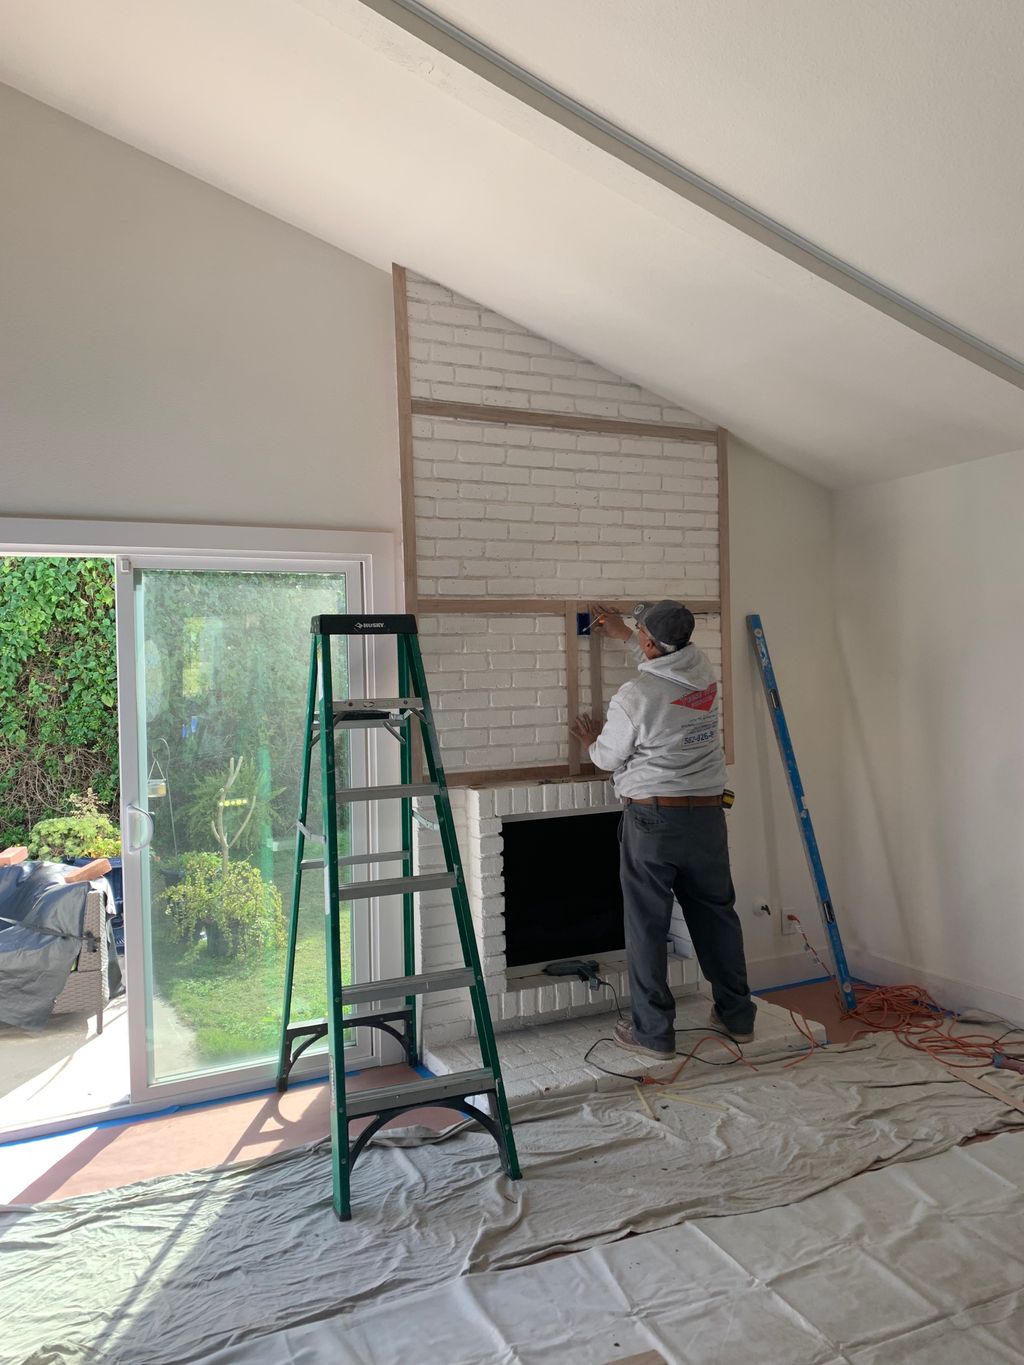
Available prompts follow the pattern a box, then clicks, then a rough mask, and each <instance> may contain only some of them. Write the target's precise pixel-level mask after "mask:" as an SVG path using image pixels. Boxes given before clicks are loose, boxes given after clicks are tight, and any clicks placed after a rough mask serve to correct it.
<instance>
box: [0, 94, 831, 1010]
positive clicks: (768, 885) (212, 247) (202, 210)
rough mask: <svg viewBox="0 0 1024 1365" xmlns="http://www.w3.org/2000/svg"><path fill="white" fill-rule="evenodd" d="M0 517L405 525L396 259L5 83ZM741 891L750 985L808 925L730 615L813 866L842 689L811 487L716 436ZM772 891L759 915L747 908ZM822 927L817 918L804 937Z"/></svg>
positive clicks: (791, 836) (823, 823)
mask: <svg viewBox="0 0 1024 1365" xmlns="http://www.w3.org/2000/svg"><path fill="white" fill-rule="evenodd" d="M0 183H2V184H3V185H4V186H5V190H6V197H5V205H4V213H3V214H2V215H0V290H2V296H0V311H2V327H0V458H2V464H3V490H2V491H3V508H2V510H3V513H4V514H7V515H21V516H49V517H53V516H57V517H60V516H66V517H77V518H83V519H85V518H90V517H102V518H103V519H105V520H112V519H118V518H121V519H135V520H159V521H175V520H178V521H203V522H211V523H237V524H240V525H266V526H283V527H289V526H295V527H325V528H333V527H341V528H346V529H382V530H391V531H394V532H396V535H397V533H398V531H399V528H400V496H399V481H398V460H397V440H396V434H395V432H396V428H395V400H394V360H393V351H392V347H393V342H392V304H391V283H390V278H389V277H388V276H387V275H385V274H383V273H382V272H380V271H378V270H376V269H374V268H372V267H370V266H367V265H365V264H363V263H362V262H360V261H358V260H355V259H354V258H352V257H350V256H346V255H345V254H343V253H342V252H340V251H337V250H336V249H334V248H332V247H329V246H326V245H325V244H323V243H322V242H319V241H317V240H316V239H314V238H312V237H309V236H307V235H306V234H304V233H302V232H299V231H297V230H295V229H293V228H290V227H288V226H286V225H285V224H283V223H281V222H280V221H278V220H276V219H274V218H271V217H269V216H268V215H266V214H263V213H261V212H259V211H258V210H256V209H253V208H251V207H248V206H246V205H245V204H242V203H241V202H239V201H238V200H236V199H233V198H231V197H230V196H229V195H226V194H223V193H221V192H219V191H217V190H214V189H211V188H210V187H209V186H207V185H204V184H203V183H201V182H200V181H198V180H195V179H193V178H191V177H189V176H187V175H184V174H182V173H180V172H178V171H175V170H172V169H171V168H169V167H168V166H166V165H164V164H163V163H161V162H159V161H157V160H154V159H153V158H151V157H148V156H145V155H143V154H141V153H139V152H136V151H134V150H132V149H130V148H129V147H127V146H125V145H124V144H122V143H120V142H117V141H115V140H114V139H111V138H108V137H106V136H104V135H102V134H100V133H97V132H95V131H93V130H91V129H89V128H87V127H85V126H84V125H83V124H80V123H77V122H75V121H74V120H72V119H69V118H67V117H65V116H63V115H61V114H58V113H56V112H54V111H52V110H50V109H48V108H47V107H45V106H43V105H41V104H37V103H35V102H34V101H32V100H29V99H27V98H25V97H24V96H22V95H19V94H17V93H15V92H14V91H11V90H9V89H7V88H5V87H0ZM730 490H731V498H730V502H731V524H732V587H733V608H734V621H733V637H734V655H735V665H734V667H735V687H736V698H735V721H736V746H737V764H736V766H735V768H734V769H733V772H732V780H733V784H734V785H735V786H736V788H737V793H738V802H737V806H736V808H735V810H734V811H733V813H732V814H731V816H730V828H731V837H732V850H733V859H734V868H735V877H736V884H737V893H738V904H739V909H740V913H741V916H742V918H743V923H744V927H745V932H746V935H747V942H748V951H749V955H750V958H751V960H752V964H753V974H754V977H755V980H757V981H759V982H760V983H761V984H772V983H774V982H776V981H780V980H784V979H787V978H789V979H796V978H799V977H801V976H806V975H813V974H814V969H813V965H811V964H809V963H808V961H807V959H805V958H804V957H803V956H802V954H800V952H799V949H798V940H796V939H794V938H782V937H781V935H780V933H779V925H778V911H779V908H780V906H781V905H785V906H787V907H790V906H791V907H795V908H796V909H797V910H798V912H799V913H800V914H801V915H804V916H805V917H806V918H807V920H808V922H809V923H811V924H812V925H816V922H817V921H816V917H815V914H814V910H813V899H812V896H811V890H810V882H809V880H808V877H807V873H806V870H805V868H804V864H803V857H802V851H801V847H800V843H799V840H798V838H797V833H796V827H795V823H794V820H793V816H792V812H791V810H790V807H789V801H788V795H787V793H786V789H785V785H784V783H783V782H782V778H781V769H780V767H779V763H778V757H777V754H776V751H775V747H774V739H773V737H772V735H771V730H770V726H769V725H768V719H767V714H766V712H765V708H764V703H763V701H762V698H761V696H760V693H759V691H758V690H757V688H758V686H759V683H758V680H757V677H756V674H755V672H754V671H753V669H752V667H751V665H750V656H749V649H748V645H747V641H746V634H745V626H744V620H743V618H744V614H745V613H746V612H748V611H760V612H761V613H762V615H763V616H764V618H765V623H766V625H767V627H768V630H769V632H770V636H769V638H770V641H771V645H772V648H773V651H774V652H775V656H776V662H777V665H778V669H779V673H780V676H781V679H782V683H783V687H784V688H785V698H786V704H787V708H788V710H789V714H790V720H791V724H792V726H793V731H794V736H795V739H796V743H797V747H798V751H799V755H800V759H801V763H802V764H803V766H804V771H805V778H806V782H807V787H808V790H809V793H810V795H811V798H812V800H813V801H814V803H815V805H814V810H815V818H816V821H817V824H818V829H819V837H820V839H821V842H822V845H823V850H824V853H825V857H826V862H827V863H828V862H829V860H830V859H831V858H832V857H833V856H834V855H835V853H836V845H837V831H838V819H839V816H838V799H839V798H838V792H837V790H836V784H835V782H834V776H835V773H834V757H835V753H836V745H837V743H838V740H837V733H838V729H839V708H840V698H839V691H838V686H837V670H836V663H835V651H834V648H833V637H832V615H831V613H832V604H831V588H830V579H829V564H830V556H831V544H830V538H831V532H832V523H831V512H830V505H831V504H830V495H829V494H828V493H827V492H826V491H825V490H823V489H821V488H819V487H818V486H817V485H815V484H813V483H811V482H809V481H808V480H806V479H804V478H802V477H801V476H800V475H798V474H795V473H792V472H790V471H788V470H785V469H783V468H782V467H781V466H779V465H776V464H774V463H772V462H771V461H769V460H766V459H764V458H763V457H761V456H759V455H757V454H756V453H755V452H754V451H752V450H750V449H748V448H746V447H744V446H743V445H742V443H740V442H738V441H735V440H734V441H733V442H732V446H731V462H730ZM762 899H764V900H768V901H769V902H770V903H771V904H772V905H773V907H774V908H775V910H776V918H775V919H774V920H772V921H767V920H760V919H757V918H755V917H754V916H753V913H752V906H753V904H754V902H755V900H762ZM819 937H820V934H819Z"/></svg>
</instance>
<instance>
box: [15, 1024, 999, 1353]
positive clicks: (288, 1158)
mask: <svg viewBox="0 0 1024 1365" xmlns="http://www.w3.org/2000/svg"><path fill="white" fill-rule="evenodd" d="M705 1076H708V1079H705V1078H704V1076H702V1077H701V1079H700V1080H699V1081H698V1082H696V1083H695V1084H693V1085H692V1086H690V1087H688V1088H687V1089H686V1092H685V1093H686V1095H687V1096H688V1097H689V1098H690V1099H692V1100H697V1101H701V1102H702V1103H701V1104H700V1105H698V1104H691V1103H672V1102H669V1101H662V1102H661V1103H660V1104H657V1102H656V1100H655V1098H654V1096H655V1092H654V1091H649V1092H648V1094H650V1096H651V1102H652V1103H655V1104H656V1110H655V1112H656V1114H657V1115H658V1119H659V1120H660V1121H654V1120H652V1119H651V1118H650V1117H649V1116H648V1115H647V1114H646V1113H645V1112H644V1111H643V1109H642V1108H641V1106H640V1105H639V1103H638V1101H637V1099H636V1096H635V1095H634V1093H633V1091H632V1090H631V1089H629V1090H624V1091H621V1092H616V1093H611V1094H594V1095H591V1096H587V1097H583V1098H582V1099H581V1098H580V1097H578V1096H575V1097H560V1098H559V1097H556V1098H554V1099H548V1100H544V1101H534V1102H532V1103H531V1104H529V1105H527V1106H525V1107H523V1108H521V1109H517V1110H516V1111H515V1113H514V1118H515V1123H516V1138H517V1142H518V1144H519V1151H520V1156H521V1160H522V1165H523V1170H524V1175H525V1179H524V1180H523V1181H521V1182H519V1183H513V1182H511V1181H509V1180H507V1179H506V1178H505V1177H504V1176H503V1175H502V1174H501V1171H500V1168H499V1166H498V1162H497V1158H496V1152H495V1149H494V1145H493V1143H492V1142H491V1139H490V1138H489V1137H486V1136H485V1135H483V1134H481V1133H480V1132H479V1130H476V1129H473V1128H470V1127H464V1128H460V1129H459V1130H457V1131H455V1132H454V1133H451V1134H449V1135H445V1136H443V1137H441V1138H438V1136H437V1135H432V1134H426V1133H424V1132H423V1131H422V1130H402V1132H400V1133H399V1134H396V1135H394V1136H393V1137H392V1138H391V1139H390V1141H389V1143H388V1145H387V1146H384V1145H383V1144H382V1145H380V1146H376V1147H373V1148H371V1149H370V1150H369V1151H368V1152H367V1153H366V1154H365V1156H363V1157H362V1158H360V1161H359V1163H358V1165H357V1166H356V1168H355V1177H354V1188H353V1194H354V1213H355V1217H354V1220H353V1221H352V1222H351V1223H349V1224H346V1225H340V1224H339V1223H338V1222H337V1221H336V1220H335V1218H334V1216H333V1213H332V1212H331V1206H330V1186H331V1179H330V1158H329V1153H328V1151H327V1148H326V1146H325V1145H321V1146H319V1147H313V1148H305V1149H302V1150H299V1151H295V1152H290V1153H284V1154H281V1155H279V1156H275V1157H271V1158H269V1159H266V1160H263V1161H259V1162H256V1163H251V1164H248V1165H244V1166H235V1167H228V1168H222V1169H219V1170H215V1171H205V1172H199V1173H196V1174H190V1175H184V1176H177V1177H172V1178H162V1179H158V1180H152V1181H147V1182H144V1183H141V1184H138V1185H135V1186H129V1187H127V1188H125V1189H121V1190H115V1191H111V1192H104V1193H102V1194H96V1195H88V1196H83V1197H78V1198H75V1199H69V1200H66V1201H63V1202H61V1203H55V1204H43V1205H38V1206H36V1207H34V1208H27V1207H26V1208H17V1207H10V1208H6V1209H2V1210H0V1257H2V1261H0V1283H2V1286H3V1291H2V1294H0V1359H9V1360H10V1361H11V1362H12V1363H13V1362H17V1365H22V1362H32V1365H58V1363H60V1365H63V1363H64V1362H71V1361H83V1360H90V1361H93V1360H100V1361H103V1362H104V1365H122V1363H123V1365H158V1363H164V1362H166V1365H183V1363H184V1362H186V1361H192V1360H199V1359H202V1358H203V1357H204V1356H205V1355H208V1354H210V1353H211V1352H213V1351H214V1350H216V1349H218V1348H223V1347H226V1346H228V1345H238V1344H240V1343H244V1342H250V1343H251V1342H253V1341H255V1340H256V1339H258V1338H259V1337H261V1336H263V1335H265V1334H267V1333H270V1332H273V1331H277V1330H280V1329H282V1328H284V1327H295V1326H297V1325H300V1324H302V1323H308V1322H313V1321H316V1320H318V1319H322V1318H326V1317H329V1316H333V1315H336V1314H338V1313H339V1312H345V1311H348V1310H351V1309H355V1308H357V1307H359V1306H360V1305H364V1304H367V1303H369V1302H370V1301H372V1302H373V1303H374V1304H377V1305H380V1304H385V1305H386V1304H389V1303H390V1304H393V1305H395V1307H396V1308H397V1307H398V1306H399V1305H400V1304H402V1303H404V1301H405V1299H406V1298H407V1296H408V1295H409V1294H410V1293H412V1292H415V1291H418V1290H421V1289H424V1288H428V1287H430V1286H440V1285H442V1284H445V1283H447V1282H449V1281H451V1280H453V1279H456V1278H458V1277H460V1276H466V1275H470V1274H478V1273H480V1272H485V1271H498V1270H506V1269H509V1268H511V1267H515V1266H523V1265H528V1264H529V1263H530V1262H532V1261H535V1260H538V1259H542V1258H546V1257H549V1256H550V1255H551V1254H552V1252H553V1251H563V1252H568V1251H580V1250H583V1249H585V1248H587V1247H592V1246H595V1245H598V1244H601V1243H606V1242H611V1241H614V1240H616V1239H618V1238H620V1237H622V1236H624V1235H625V1234H626V1233H627V1232H646V1231H650V1230H652V1229H657V1228H665V1227H670V1226H673V1225H675V1224H678V1223H681V1222H683V1221H685V1220H689V1219H694V1218H701V1217H705V1216H708V1215H712V1216H716V1217H719V1216H723V1215H729V1214H735V1213H745V1212H750V1211H754V1210H763V1209H769V1208H772V1207H775V1206H779V1205H784V1204H789V1203H792V1202H793V1201H795V1200H800V1199H805V1198H807V1197H808V1196H809V1195H812V1194H814V1193H816V1192H817V1191H820V1190H824V1189H827V1188H829V1187H830V1186H833V1185H835V1184H837V1183H838V1182H840V1181H843V1180H846V1179H848V1178H849V1177H850V1176H853V1175H855V1174H857V1173H858V1172H861V1171H865V1170H867V1169H869V1168H870V1167H872V1166H877V1165H879V1164H881V1163H891V1162H907V1161H912V1160H916V1159H918V1158H923V1157H927V1156H930V1155H933V1154H935V1153H938V1152H942V1151H944V1150H946V1149H948V1148H949V1147H951V1146H953V1145H954V1144H956V1143H957V1142H959V1141H961V1140H962V1139H963V1138H964V1137H967V1136H969V1135H970V1134H973V1133H976V1132H983V1131H984V1132H993V1131H998V1130H999V1129H1001V1128H1005V1127H1010V1126H1017V1125H1020V1124H1021V1123H1024V1118H1022V1116H1021V1115H1020V1114H1019V1113H1016V1112H1014V1111H1013V1110H1012V1109H1007V1108H1006V1107H1005V1106H1004V1105H1002V1104H1001V1102H1000V1101H998V1100H995V1099H991V1098H989V1097H988V1096H985V1095H982V1094H979V1093H978V1092H976V1091H974V1090H972V1089H970V1088H969V1087H968V1086H966V1085H964V1084H962V1083H961V1082H959V1081H958V1080H957V1079H956V1078H954V1077H953V1076H951V1075H950V1073H949V1072H947V1071H946V1070H945V1069H944V1068H942V1067H940V1066H939V1065H938V1064H936V1063H934V1062H932V1061H930V1060H929V1059H927V1058H925V1057H922V1056H918V1055H916V1054H913V1053H910V1052H908V1051H907V1050H906V1049H904V1048H903V1047H901V1046H900V1045H899V1044H898V1043H896V1042H895V1041H894V1040H892V1039H890V1038H880V1039H877V1040H872V1041H870V1042H867V1043H864V1044H861V1045H859V1046H858V1045H852V1046H848V1047H846V1048H829V1049H827V1050H823V1051H821V1052H819V1053H816V1054H815V1055H814V1056H812V1057H810V1058H808V1059H807V1060H806V1061H804V1062H802V1063H801V1064H800V1065H799V1066H796V1067H791V1068H789V1069H785V1068H784V1067H783V1066H782V1065H781V1064H773V1065H770V1066H765V1067H762V1068H761V1070H759V1071H758V1072H757V1074H752V1073H750V1072H749V1071H747V1070H746V1069H745V1068H741V1067H739V1066H736V1067H730V1068H721V1069H716V1070H715V1071H714V1072H713V1073H710V1074H709V1073H708V1072H706V1073H705ZM1000 1083H1001V1084H1004V1083H1005V1084H1006V1085H1007V1088H1008V1089H1010V1088H1013V1087H1014V1086H1015V1085H1016V1090H1015V1093H1017V1094H1020V1093H1021V1090H1020V1087H1019V1084H1016V1083H1015V1082H1014V1081H1010V1080H1009V1078H1004V1077H1002V1076H1000ZM707 1105H721V1106H724V1112H723V1111H722V1110H720V1109H714V1108H707V1107H704V1106H707ZM1022 1150H1024V1149H1022ZM5 1353H10V1354H9V1355H5ZM254 1358H255V1357H254Z"/></svg>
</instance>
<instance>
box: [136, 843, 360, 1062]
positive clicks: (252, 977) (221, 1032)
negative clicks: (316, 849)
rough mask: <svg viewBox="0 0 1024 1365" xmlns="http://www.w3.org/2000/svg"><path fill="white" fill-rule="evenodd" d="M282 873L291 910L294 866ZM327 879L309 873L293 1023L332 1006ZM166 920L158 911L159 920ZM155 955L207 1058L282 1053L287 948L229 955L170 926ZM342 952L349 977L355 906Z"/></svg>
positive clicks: (165, 989) (162, 984) (278, 874)
mask: <svg viewBox="0 0 1024 1365" xmlns="http://www.w3.org/2000/svg"><path fill="white" fill-rule="evenodd" d="M279 861H280V860H279ZM284 861H285V862H288V861H289V860H288V859H285V860H284ZM274 880H275V882H276V883H277V886H278V889H279V890H280V892H281V899H282V902H283V904H284V906H285V916H286V917H287V914H288V907H289V905H290V901H291V886H290V880H291V872H290V867H287V868H286V867H283V866H282V867H280V869H279V870H275V878H274ZM321 885H322V883H321V879H320V877H319V876H318V875H317V874H316V873H314V874H312V875H310V876H307V879H306V881H305V883H304V886H303V896H302V907H301V911H300V914H299V936H298V940H297V943H296V948H295V981H294V986H293V992H292V1009H291V1018H292V1021H293V1022H298V1021H299V1020H302V1019H319V1018H323V1017H324V1015H325V1014H326V1010H327V983H326V969H325V962H324V931H323V923H324V914H323V904H322V893H321ZM159 925H160V916H159V914H157V915H155V916H154V927H157V926H159ZM153 954H154V969H155V978H156V986H157V989H158V991H159V993H160V995H161V996H162V997H163V998H164V999H165V1000H166V1001H167V1002H168V1004H170V1005H171V1006H172V1007H173V1008H174V1011H175V1013H176V1014H177V1015H178V1017H179V1019H180V1020H181V1021H182V1023H184V1024H186V1025H187V1026H188V1027H189V1029H191V1031H192V1033H193V1035H194V1041H195V1047H196V1051H197V1052H198V1054H199V1057H200V1060H201V1061H202V1062H203V1063H204V1064H213V1063H225V1064H237V1063H239V1062H242V1061H255V1060H257V1059H261V1060H262V1059H264V1058H266V1057H268V1056H271V1055H273V1054H274V1053H276V1051H277V1048H278V1046H279V1043H280V1029H281V1003H282V995H283V991H284V959H285V951H284V948H283V947H281V948H274V949H268V950H267V951H266V952H264V953H263V954H262V955H261V956H259V957H255V958H244V959H235V960H226V959H224V958H217V957H213V956H212V955H211V954H209V953H208V952H207V948H206V944H205V942H202V943H195V944H191V945H189V946H187V947H186V946H183V945H181V944H178V943H174V942H173V941H171V940H170V939H169V938H168V936H167V935H166V934H164V933H156V934H155V935H154V945H153ZM341 955H342V964H343V970H344V979H345V980H348V979H349V975H350V971H351V962H352V930H351V922H350V918H349V912H348V908H347V907H343V909H342V921H341Z"/></svg>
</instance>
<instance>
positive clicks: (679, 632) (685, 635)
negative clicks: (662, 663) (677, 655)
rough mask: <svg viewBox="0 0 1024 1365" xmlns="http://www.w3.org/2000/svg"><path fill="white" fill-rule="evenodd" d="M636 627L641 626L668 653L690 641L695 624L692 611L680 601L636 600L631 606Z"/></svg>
mask: <svg viewBox="0 0 1024 1365" xmlns="http://www.w3.org/2000/svg"><path fill="white" fill-rule="evenodd" d="M633 620H634V621H635V622H636V624H637V628H638V629H639V627H640V626H643V628H644V630H646V632H647V634H648V635H649V636H650V637H651V639H652V640H653V641H654V642H655V644H658V645H660V646H661V647H662V649H665V650H668V652H669V653H672V651H674V650H677V649H682V648H683V646H684V645H688V644H689V643H690V636H691V635H692V634H693V627H694V625H695V624H696V623H695V621H694V619H693V612H692V611H691V610H690V609H689V607H684V606H683V604H682V602H673V601H671V600H669V599H666V600H664V601H662V602H651V603H648V602H638V603H637V604H636V606H635V607H634V608H633Z"/></svg>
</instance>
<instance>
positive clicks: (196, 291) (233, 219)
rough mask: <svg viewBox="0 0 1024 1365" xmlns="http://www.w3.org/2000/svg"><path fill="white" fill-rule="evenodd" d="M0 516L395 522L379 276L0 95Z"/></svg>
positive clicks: (392, 419)
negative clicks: (0, 206)
mask: <svg viewBox="0 0 1024 1365" xmlns="http://www.w3.org/2000/svg"><path fill="white" fill-rule="evenodd" d="M0 183H2V184H3V186H4V210H3V213H2V215H0V314H2V319H3V325H2V327H0V464H2V468H3V485H2V508H3V512H4V513H5V514H7V515H25V516H31V515H34V516H63V517H78V518H88V517H102V518H103V519H104V520H114V519H129V518H130V519H133V520H156V521H163V522H169V521H190V522H210V523H222V524H223V523H228V524H238V525H262V526H296V527H324V528H328V529H329V528H334V527H342V528H345V529H351V530H389V531H393V532H396V533H397V532H398V531H399V529H400V515H399V476H398V454H397V435H396V432H397V423H396V415H395V381H394V359H393V349H394V340H393V321H392V304H391V280H390V276H389V275H387V274H385V273H383V272H382V271H380V270H377V269H374V268H373V267H372V266H368V265H366V264H364V263H363V262H362V261H358V260H356V259H355V258H354V257H352V256H347V255H345V254H344V253H343V252H340V251H338V250H336V249H334V248H333V247H330V246H327V245H326V244H325V243H323V242H320V241H318V240H317V239H316V238H314V237H310V236H308V235H307V234H306V233H304V232H300V231H298V230H297V229H295V228H292V227H288V226H286V225H285V224H284V223H282V222H280V221H278V220H277V219H275V218H271V217H270V216H269V215H267V214H265V213H261V212H259V211H258V210H256V209H253V208H250V207H249V206H248V205H246V204H243V203H242V202H241V201H240V200H238V199H234V198H232V197H231V196H230V195H228V194H224V193H222V192H220V191H218V190H215V189H212V188H210V186H208V185H205V184H203V183H202V182H200V181H199V180H195V179H193V178H192V177H191V176H188V175H185V174H183V173H182V172H180V171H176V170H173V169H172V168H171V167H169V166H167V165H165V164H164V163H163V162H161V161H157V160H155V159H154V158H152V157H149V156H145V155H143V154H142V153H141V152H137V151H135V150H133V149H132V148H130V147H128V146H126V145H125V144H124V143H122V142H118V141H116V140H115V139H113V138H110V137H106V136H105V135H103V134H102V133H98V132H95V131H94V130H93V129H91V128H88V127H86V126H85V125H84V124H82V123H78V122H76V121H75V120H74V119H70V118H67V117H66V116H65V115H63V114H59V113H56V112H55V111H54V110H52V109H50V108H48V107H47V106H45V105H42V104H38V103H36V102H35V101H34V100H30V99H27V98H26V97H25V96H24V95H20V94H18V93H16V92H15V91H13V90H11V89H10V88H8V87H5V86H0Z"/></svg>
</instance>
